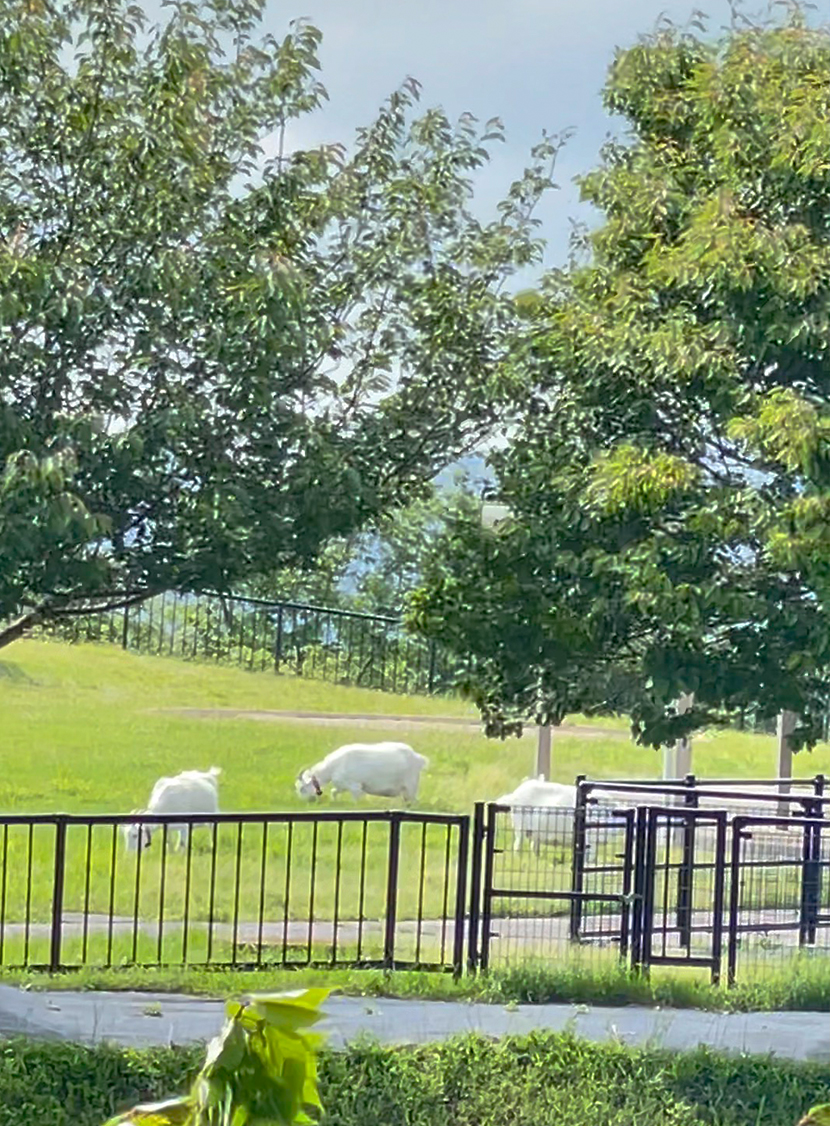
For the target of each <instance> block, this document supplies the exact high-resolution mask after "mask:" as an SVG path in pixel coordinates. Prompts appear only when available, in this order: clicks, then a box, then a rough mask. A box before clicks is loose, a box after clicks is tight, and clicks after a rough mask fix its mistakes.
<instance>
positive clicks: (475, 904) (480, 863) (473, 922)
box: [467, 801, 484, 974]
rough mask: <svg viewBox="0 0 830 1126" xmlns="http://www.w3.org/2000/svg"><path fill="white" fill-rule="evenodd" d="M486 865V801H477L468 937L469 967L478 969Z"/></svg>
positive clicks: (474, 822)
mask: <svg viewBox="0 0 830 1126" xmlns="http://www.w3.org/2000/svg"><path fill="white" fill-rule="evenodd" d="M483 867H484V802H483V801H477V802H476V803H475V808H474V812H473V853H472V858H471V861H470V926H469V931H468V934H469V937H468V939H467V969H468V970H469V971H470V973H472V974H474V973H475V972H476V970H477V969H478V955H479V930H480V927H481V875H482V870H483Z"/></svg>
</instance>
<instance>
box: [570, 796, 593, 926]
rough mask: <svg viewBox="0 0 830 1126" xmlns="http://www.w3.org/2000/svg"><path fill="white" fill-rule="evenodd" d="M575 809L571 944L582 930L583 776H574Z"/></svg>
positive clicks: (583, 854)
mask: <svg viewBox="0 0 830 1126" xmlns="http://www.w3.org/2000/svg"><path fill="white" fill-rule="evenodd" d="M575 781H576V808H575V809H574V846H573V859H572V863H571V892H572V893H573V897H572V899H571V922H570V931H569V936H570V940H571V942H578V941H579V932H580V930H581V929H582V899H581V893H582V889H583V887H584V885H585V820H586V813H587V803H588V786H585V785H583V783H584V782H585V775H584V774H577V776H576V779H575Z"/></svg>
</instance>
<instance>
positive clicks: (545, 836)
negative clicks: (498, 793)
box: [496, 775, 576, 853]
mask: <svg viewBox="0 0 830 1126" xmlns="http://www.w3.org/2000/svg"><path fill="white" fill-rule="evenodd" d="M496 805H508V806H510V818H511V820H512V822H513V848H514V850H515V851H516V852H518V851H519V849H520V848H521V847H522V839H523V838H524V837H527V839H528V840H529V841H530V843H531V846H532V848H533V851H534V852H536V853H538V852H539V848H540V846H541V845H542V844H552V845H566V844H570V842H571V840H572V839H573V824H574V810H575V808H576V787H575V786H567V785H562V784H561V783H559V782H546V781H545V780H544V778H542V776H541V775H540V776H539V777H538V778H525V780H524V782H520V783H519V785H518V786H517V787H516V789H515V790H513V792H512V793H510V794H505V795H504V796H503V797H500V798H499V799H498V801H497V802H496Z"/></svg>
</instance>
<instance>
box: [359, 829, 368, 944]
mask: <svg viewBox="0 0 830 1126" xmlns="http://www.w3.org/2000/svg"><path fill="white" fill-rule="evenodd" d="M368 831H369V822H368V821H364V822H363V837H362V842H361V846H360V887H359V889H358V893H357V960H358V962H359V961H360V959H361V956H362V954H363V921H364V914H365V913H364V905H365V902H366V836H367V833H368Z"/></svg>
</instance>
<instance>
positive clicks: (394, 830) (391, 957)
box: [383, 811, 401, 970]
mask: <svg viewBox="0 0 830 1126" xmlns="http://www.w3.org/2000/svg"><path fill="white" fill-rule="evenodd" d="M400 858H401V821H400V814H399V813H396V812H394V811H393V812H392V813H390V814H389V859H388V862H387V868H386V928H385V935H384V942H383V964H384V967H385V968H386V969H387V970H393V969H394V968H395V927H396V924H397V921H398V869H399V867H400Z"/></svg>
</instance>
